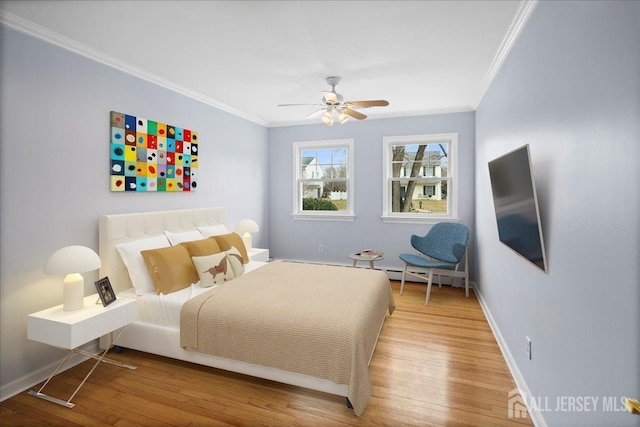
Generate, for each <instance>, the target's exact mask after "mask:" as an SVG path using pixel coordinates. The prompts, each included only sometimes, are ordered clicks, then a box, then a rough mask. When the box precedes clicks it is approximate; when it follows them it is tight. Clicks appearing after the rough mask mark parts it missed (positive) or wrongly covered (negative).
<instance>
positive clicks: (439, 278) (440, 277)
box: [436, 274, 442, 288]
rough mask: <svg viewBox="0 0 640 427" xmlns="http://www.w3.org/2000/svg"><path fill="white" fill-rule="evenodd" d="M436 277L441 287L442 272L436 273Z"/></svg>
mask: <svg viewBox="0 0 640 427" xmlns="http://www.w3.org/2000/svg"><path fill="white" fill-rule="evenodd" d="M436 278H437V279H438V287H439V288H442V274H438V275H437V276H436Z"/></svg>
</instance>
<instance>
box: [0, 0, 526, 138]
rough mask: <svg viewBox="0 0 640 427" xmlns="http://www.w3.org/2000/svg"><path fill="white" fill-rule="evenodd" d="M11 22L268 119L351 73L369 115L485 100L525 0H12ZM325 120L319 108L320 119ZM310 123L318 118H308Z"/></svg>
mask: <svg viewBox="0 0 640 427" xmlns="http://www.w3.org/2000/svg"><path fill="white" fill-rule="evenodd" d="M0 7H1V8H2V22H3V23H4V24H5V25H7V26H9V27H11V28H14V29H16V30H19V31H23V32H27V33H30V34H32V35H35V36H37V37H40V38H42V39H45V40H47V41H50V42H53V43H56V44H58V45H60V46H63V47H65V48H68V49H71V50H74V51H76V52H78V53H81V54H83V55H86V56H88V57H91V58H94V59H97V60H99V61H101V62H104V63H106V64H109V65H111V66H114V67H117V68H119V69H122V70H124V71H127V72H130V73H132V74H135V75H138V76H140V77H142V78H145V79H147V80H150V81H153V82H155V83H158V84H161V85H163V86H166V87H169V88H171V89H173V90H177V91H179V92H182V93H185V94H186V95H188V96H191V97H194V98H196V99H199V100H201V101H204V102H207V103H209V104H211V105H215V106H216V107H219V108H222V109H224V110H227V111H230V112H232V113H234V114H237V115H239V116H241V117H244V118H247V119H249V120H252V121H254V122H256V123H260V124H263V125H267V126H279V125H287V124H294V123H305V120H304V119H305V117H306V115H307V114H309V113H310V112H312V111H314V110H315V108H313V107H277V104H282V103H317V102H319V101H320V99H321V97H322V95H321V91H323V90H329V86H327V84H326V83H325V77H327V76H331V75H337V76H341V77H342V81H341V83H340V84H339V85H338V87H337V88H336V90H337V92H338V93H341V94H342V95H343V96H344V98H345V100H367V99H386V100H388V101H389V102H390V105H389V106H388V107H385V108H369V109H366V110H361V111H362V112H364V113H365V114H367V115H369V117H370V118H380V117H395V116H410V115H418V114H431V113H441V112H454V111H472V110H474V109H475V108H476V107H477V105H478V103H479V102H480V99H481V97H482V95H483V94H484V91H485V90H486V87H487V85H488V83H490V81H491V79H492V78H493V75H494V74H495V71H496V70H497V68H498V67H499V65H500V63H501V60H502V59H503V58H504V56H505V55H506V52H507V51H508V48H509V47H510V44H511V43H512V41H513V39H514V38H515V37H516V36H517V33H518V31H519V28H521V26H522V25H523V24H524V22H525V21H526V17H527V16H528V13H529V10H530V7H529V2H521V1H2V3H1V6H0ZM317 121H319V120H318V119H317V118H316V119H315V120H314V122H317ZM306 122H308V121H306Z"/></svg>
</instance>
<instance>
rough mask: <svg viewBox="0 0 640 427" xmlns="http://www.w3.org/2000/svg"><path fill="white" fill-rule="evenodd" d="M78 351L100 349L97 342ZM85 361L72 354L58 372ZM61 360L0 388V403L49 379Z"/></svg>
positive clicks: (82, 357) (85, 358)
mask: <svg viewBox="0 0 640 427" xmlns="http://www.w3.org/2000/svg"><path fill="white" fill-rule="evenodd" d="M80 349H82V350H85V351H88V352H91V353H97V352H98V351H100V349H99V348H98V341H97V340H96V341H91V342H89V343H87V344H85V345H83V346H82V347H80ZM65 357H66V356H65ZM87 359H89V358H88V357H87V356H81V355H79V354H74V355H73V356H71V357H70V358H69V360H68V361H67V363H66V364H65V365H64V366H63V367H62V369H61V370H60V372H64V371H66V370H67V369H70V368H73V367H74V366H76V365H78V364H80V363H82V362H84V361H85V360H87ZM63 360H64V357H63V358H60V359H59V360H56V361H55V362H51V363H50V364H48V365H46V366H43V367H42V368H40V369H38V370H36V371H34V372H31V373H29V374H27V375H24V376H22V377H20V378H17V379H15V380H13V381H11V382H10V383H8V384H5V385H3V386H2V387H0V402H4V401H5V400H7V399H9V398H11V397H13V396H15V395H16V394H20V393H22V392H23V391H26V390H28V389H30V388H32V387H33V386H35V385H36V384H40V383H41V382H43V381H45V380H46V379H47V378H49V375H51V373H52V372H53V371H55V369H56V368H57V367H58V365H59V364H60V363H62V361H63Z"/></svg>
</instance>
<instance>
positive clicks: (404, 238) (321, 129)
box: [269, 112, 475, 269]
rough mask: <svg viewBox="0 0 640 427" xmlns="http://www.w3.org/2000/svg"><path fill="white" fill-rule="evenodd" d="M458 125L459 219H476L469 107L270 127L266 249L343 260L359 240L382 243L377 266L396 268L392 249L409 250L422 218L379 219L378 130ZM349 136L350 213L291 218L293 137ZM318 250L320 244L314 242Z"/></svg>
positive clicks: (389, 132)
mask: <svg viewBox="0 0 640 427" xmlns="http://www.w3.org/2000/svg"><path fill="white" fill-rule="evenodd" d="M449 132H457V133H458V144H459V147H458V153H459V158H458V169H459V171H460V173H459V193H460V194H459V216H460V222H462V223H464V224H467V225H468V226H469V227H470V228H473V223H474V184H473V180H474V154H475V148H474V143H475V141H474V135H475V134H474V133H475V122H474V113H473V112H470V113H456V114H438V115H430V116H417V117H403V118H393V119H378V120H367V121H363V122H355V121H349V122H347V123H345V124H343V125H340V126H333V127H327V126H325V125H323V124H318V125H306V126H290V127H279V128H271V129H269V146H270V148H269V165H270V167H269V179H270V184H269V187H270V189H271V191H270V203H269V218H270V223H269V230H270V240H269V243H270V250H271V255H272V256H274V257H278V258H287V259H295V260H305V261H319V262H327V263H335V264H348V263H349V262H350V260H349V259H348V254H349V253H350V252H355V251H357V250H359V249H364V248H376V249H380V250H382V251H384V253H385V259H384V261H381V262H379V264H377V265H380V266H386V267H392V268H397V269H400V268H401V267H402V263H401V261H400V260H399V259H398V255H399V254H400V253H402V252H407V251H412V248H411V245H410V243H409V237H410V235H411V234H414V233H415V234H424V233H426V231H427V230H428V229H429V227H430V226H429V225H425V224H389V223H383V222H382V219H381V216H382V138H383V137H385V136H398V135H416V134H428V133H449ZM343 138H353V139H354V141H355V157H354V160H355V166H354V169H355V178H354V179H355V215H356V217H355V220H354V221H353V222H341V221H305V220H294V219H293V218H292V216H291V214H292V210H293V171H292V165H293V142H298V141H316V140H330V139H343ZM319 244H323V245H324V252H323V253H319V252H318V245H319Z"/></svg>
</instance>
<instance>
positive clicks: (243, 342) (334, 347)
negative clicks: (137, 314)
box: [180, 261, 395, 415]
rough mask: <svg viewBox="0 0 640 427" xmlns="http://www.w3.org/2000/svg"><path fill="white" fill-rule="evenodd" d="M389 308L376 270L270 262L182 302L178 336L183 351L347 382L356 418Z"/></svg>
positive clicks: (386, 284) (368, 391) (389, 295)
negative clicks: (373, 354) (371, 360)
mask: <svg viewBox="0 0 640 427" xmlns="http://www.w3.org/2000/svg"><path fill="white" fill-rule="evenodd" d="M394 309H395V301H394V299H393V294H392V293H391V286H390V284H389V280H388V278H387V276H386V274H385V273H383V272H381V271H377V270H367V269H360V268H349V267H335V266H326V265H314V264H300V263H291V262H282V261H274V262H272V263H270V264H267V265H266V266H264V267H261V268H259V269H257V270H255V271H252V272H250V273H247V274H245V275H242V276H240V277H238V278H236V279H233V280H232V281H230V282H228V283H226V284H224V285H220V286H218V287H216V288H214V289H212V290H211V291H209V292H206V293H204V294H202V295H199V296H197V297H195V298H193V299H191V300H189V301H188V302H186V303H185V304H184V306H183V308H182V312H181V316H180V328H181V338H180V339H181V345H182V347H183V348H185V349H187V350H193V351H198V352H201V353H208V354H213V355H216V356H220V357H226V358H230V359H234V360H242V361H245V362H249V363H255V364H260V365H265V366H270V367H274V368H279V369H283V370H286V371H292V372H298V373H302V374H307V375H311V376H314V377H317V378H324V379H328V380H331V381H333V382H335V383H336V384H347V386H348V395H347V397H348V398H349V400H350V401H351V403H352V404H353V408H354V412H355V414H356V415H360V414H362V412H363V411H364V408H365V406H366V405H367V401H368V400H369V397H370V395H371V389H372V387H371V379H370V378H369V370H368V364H369V361H370V357H371V355H372V353H373V350H374V348H375V345H376V341H377V338H378V334H379V332H380V328H381V327H382V323H383V321H384V319H385V316H386V313H387V311H388V312H389V314H391V313H392V312H393V310H394Z"/></svg>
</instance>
